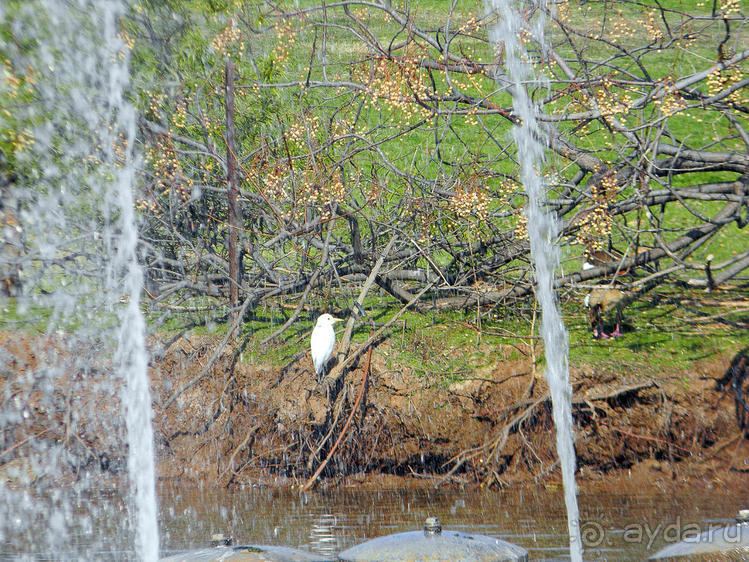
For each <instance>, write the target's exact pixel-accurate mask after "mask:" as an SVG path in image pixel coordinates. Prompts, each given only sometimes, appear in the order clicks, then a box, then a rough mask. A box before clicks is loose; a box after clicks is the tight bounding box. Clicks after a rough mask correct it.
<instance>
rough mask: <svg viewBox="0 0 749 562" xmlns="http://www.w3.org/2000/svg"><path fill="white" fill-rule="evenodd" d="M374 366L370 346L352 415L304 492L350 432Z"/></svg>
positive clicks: (304, 490) (304, 488) (308, 481)
mask: <svg viewBox="0 0 749 562" xmlns="http://www.w3.org/2000/svg"><path fill="white" fill-rule="evenodd" d="M371 366H372V346H371V345H370V346H369V350H368V352H367V366H366V368H365V369H364V378H363V379H362V383H361V388H360V389H359V394H358V395H357V397H356V401H355V402H354V407H353V408H351V413H350V414H349V416H348V419H347V420H346V423H344V424H343V429H341V433H340V435H338V439H336V442H335V443H334V444H333V446H332V447H331V448H330V452H329V453H328V456H327V457H325V460H324V461H322V462H321V463H320V466H318V467H317V470H316V471H315V473H314V474H313V475H312V476H311V477H310V479H309V480H307V483H306V484H305V485H304V487H303V488H302V492H306V491H307V490H309V489H310V488H311V487H312V485H313V484H314V483H315V481H316V480H317V478H318V477H319V476H320V473H321V472H322V471H323V469H324V468H325V467H326V466H327V464H328V462H329V461H330V459H331V458H332V457H333V454H334V453H335V452H336V451H337V450H338V446H339V445H340V444H341V441H342V440H343V438H344V437H345V436H346V432H347V431H348V428H349V425H350V424H351V420H352V419H354V414H355V413H356V411H357V410H358V409H359V404H361V400H362V397H363V396H364V389H365V388H367V381H368V380H369V370H370V368H371Z"/></svg>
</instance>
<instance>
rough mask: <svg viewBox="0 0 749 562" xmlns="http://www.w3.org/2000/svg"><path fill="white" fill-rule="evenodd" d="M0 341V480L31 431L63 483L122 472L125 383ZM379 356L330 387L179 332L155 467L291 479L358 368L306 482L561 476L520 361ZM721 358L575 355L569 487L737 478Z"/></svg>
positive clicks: (260, 480) (158, 363)
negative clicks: (51, 370)
mask: <svg viewBox="0 0 749 562" xmlns="http://www.w3.org/2000/svg"><path fill="white" fill-rule="evenodd" d="M0 349H3V350H5V351H9V352H10V357H11V359H10V360H6V361H5V363H4V364H3V366H4V367H5V369H4V370H5V372H6V373H7V376H4V377H3V378H2V380H0V390H3V389H4V390H5V391H6V392H4V393H0V396H5V397H6V398H5V400H6V402H7V403H6V404H4V405H2V406H3V407H2V410H3V411H5V412H11V413H13V412H15V410H14V409H13V408H14V407H15V406H14V404H18V412H19V415H18V416H17V418H13V417H12V415H9V416H8V420H11V421H12V420H13V419H15V420H17V424H16V425H15V426H14V425H13V424H12V423H9V424H6V428H5V431H4V433H3V435H0V437H2V442H1V443H0V478H3V479H5V480H12V479H13V478H14V476H13V475H15V477H19V476H18V475H19V474H20V475H22V476H23V478H27V479H31V480H33V479H35V478H38V477H39V475H38V474H32V472H33V471H32V469H31V468H30V463H29V461H28V459H29V458H30V457H29V455H30V454H31V453H30V451H31V448H30V446H29V444H30V443H31V442H32V439H36V440H37V441H38V440H46V442H48V444H49V445H50V446H53V445H54V446H55V447H58V448H61V449H63V451H64V454H65V458H66V460H67V462H68V464H69V466H70V467H71V474H70V477H72V478H75V477H77V476H79V475H80V474H82V473H85V474H87V473H89V472H90V471H92V470H94V469H95V470H103V471H104V472H109V473H114V474H116V473H118V472H119V471H121V470H122V469H124V468H125V467H126V462H125V456H126V455H125V453H126V445H125V444H124V443H125V439H124V427H123V426H124V424H123V423H122V422H121V421H119V422H118V421H117V418H118V417H121V416H119V411H120V402H119V399H118V395H119V391H120V390H121V388H122V387H121V385H119V386H118V385H117V384H115V385H114V386H112V385H111V384H109V383H106V384H105V382H106V381H107V380H108V378H109V377H108V375H107V370H108V369H107V366H106V359H105V360H103V361H102V364H101V365H90V364H89V363H87V362H86V363H84V365H85V366H84V367H81V365H79V364H78V363H77V362H76V361H74V359H75V355H76V353H81V354H83V351H82V350H75V352H71V350H70V349H66V348H65V347H64V346H63V345H62V343H61V342H59V341H57V342H56V341H51V340H47V341H45V342H41V341H39V340H36V339H32V338H26V339H23V338H22V339H20V340H19V339H18V338H15V339H14V340H12V339H10V338H9V337H8V336H7V335H3V334H0ZM391 351H393V352H394V350H391V349H390V348H389V345H388V343H387V341H386V342H384V343H381V344H380V345H379V346H378V347H376V348H375V349H374V352H373V353H372V355H371V361H370V362H368V361H367V359H366V357H363V358H362V359H361V360H360V362H359V365H357V366H356V367H355V368H354V369H353V370H351V371H349V372H348V373H347V375H346V377H345V379H344V383H343V384H342V385H340V387H336V386H335V385H334V386H333V387H332V388H331V387H329V386H328V385H327V384H318V383H317V382H316V380H315V377H314V374H313V371H312V369H311V360H310V359H309V357H307V356H303V357H300V358H298V359H297V360H296V361H294V362H292V364H291V366H289V367H288V368H287V369H285V370H284V369H281V368H269V367H259V366H255V365H250V364H249V363H247V362H243V361H239V360H238V359H239V357H240V355H239V353H234V352H233V351H232V350H231V349H230V346H225V347H223V348H222V347H221V346H219V342H218V340H217V339H215V338H207V337H189V338H184V339H182V340H180V341H179V342H177V343H175V344H174V345H173V346H172V347H171V348H170V350H169V352H168V353H166V354H164V355H163V356H162V357H160V358H155V359H153V361H152V365H151V373H150V374H151V378H152V387H153V396H154V430H155V440H156V448H157V454H158V463H157V467H158V471H159V476H160V477H162V478H174V479H191V480H199V481H202V482H205V483H208V484H212V485H222V486H223V485H232V484H240V483H246V484H252V485H281V486H284V485H288V486H300V485H303V484H304V483H305V482H306V481H308V479H309V478H310V476H311V475H312V474H313V473H314V471H315V469H316V468H318V467H319V466H320V463H321V462H322V461H323V460H324V459H325V458H326V456H327V455H328V454H329V452H330V450H331V447H332V446H333V442H335V441H336V440H337V439H338V437H339V436H340V435H341V433H342V429H343V427H344V423H345V420H346V419H347V418H348V417H349V415H350V413H351V411H352V410H353V406H354V404H355V402H356V398H357V394H358V393H359V390H360V389H361V385H362V380H363V377H364V374H365V371H367V366H369V375H368V384H367V387H366V393H365V394H364V395H363V399H362V400H361V403H360V404H359V406H358V407H357V408H356V411H355V415H354V416H353V418H352V421H351V423H350V425H349V426H348V428H347V430H346V432H345V433H344V434H343V439H342V442H341V444H340V446H339V447H338V448H337V449H336V450H335V451H334V454H333V455H332V457H331V459H330V462H329V463H328V464H327V465H326V466H325V469H324V470H323V471H322V473H321V475H320V478H319V480H317V484H318V485H322V486H329V485H340V484H344V485H345V484H356V485H362V484H365V485H372V486H375V487H391V486H408V485H433V484H442V483H444V484H449V483H458V484H471V483H480V484H481V485H491V486H500V487H501V486H510V485H516V484H521V483H526V482H542V483H544V484H545V485H552V486H553V485H556V484H557V483H558V482H559V480H560V474H559V470H558V466H557V464H556V452H555V443H554V430H553V423H552V418H551V403H550V400H549V397H548V389H547V385H546V382H545V380H544V379H543V377H541V376H539V374H538V373H534V372H533V370H532V368H531V365H532V363H531V362H530V361H515V362H512V361H504V362H498V363H497V364H496V365H494V366H491V367H487V368H485V369H484V370H482V371H480V372H476V373H474V376H473V377H472V378H468V379H466V380H463V381H462V382H457V383H453V384H449V385H446V384H445V383H444V382H443V380H442V379H441V378H440V377H436V376H435V377H434V378H431V379H430V378H428V377H427V378H424V377H417V376H415V375H414V374H412V373H409V372H396V371H393V370H389V369H388V368H387V367H386V364H385V361H384V357H385V356H386V355H387V354H388V353H389V352H391ZM44 356H47V357H46V358H45V359H46V360H47V361H49V359H50V356H52V357H54V358H56V359H57V360H58V362H59V363H60V365H61V368H62V369H63V372H64V374H63V375H61V376H57V377H56V378H55V379H51V380H54V385H53V386H50V387H49V388H46V389H45V388H44V386H43V385H41V386H40V385H39V381H38V380H37V379H35V378H34V377H27V376H26V373H28V372H30V371H33V370H34V369H35V368H36V367H37V366H38V364H39V362H40V360H41V359H42V358H44ZM66 359H71V361H70V362H69V363H65V360H66ZM731 360H732V355H729V354H726V355H722V356H719V357H713V358H710V359H707V360H704V361H701V362H699V363H696V364H695V365H693V367H692V368H690V369H688V370H685V371H673V372H662V371H661V370H660V369H659V370H658V371H656V369H655V368H654V369H653V370H652V371H647V370H644V369H642V368H640V370H639V372H635V371H632V370H630V369H629V368H628V370H627V373H626V374H624V373H623V372H621V371H619V372H614V371H612V370H607V369H600V368H592V367H589V366H582V367H580V366H573V367H572V368H571V373H570V375H571V382H572V385H573V388H574V399H573V415H574V418H575V422H576V435H577V441H576V451H577V460H578V467H579V474H578V479H579V481H580V483H581V486H583V487H584V486H597V485H601V484H605V483H607V482H613V481H617V482H620V485H622V486H625V487H626V485H627V482H629V485H633V486H637V485H641V484H638V483H646V484H650V485H660V484H663V485H666V484H667V483H669V482H679V483H680V482H684V481H692V482H694V481H701V482H704V483H706V484H707V485H711V484H713V483H720V482H724V483H725V482H728V481H732V482H733V481H740V480H742V479H743V480H744V481H745V480H746V477H747V475H749V438H747V437H749V436H745V435H744V434H743V433H742V431H741V430H740V429H739V427H738V424H737V418H736V412H735V406H734V395H733V392H732V391H731V389H730V382H729V384H728V389H727V390H720V389H719V388H718V387H717V385H716V381H718V380H719V379H721V378H722V377H724V375H725V373H726V371H727V369H728V367H729V365H730V363H731ZM742 384H743V385H744V386H747V385H749V376H748V377H746V378H745V379H744V381H743V383H742ZM20 412H23V415H20ZM31 464H33V463H31ZM27 465H29V466H27Z"/></svg>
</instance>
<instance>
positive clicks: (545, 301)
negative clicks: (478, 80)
mask: <svg viewBox="0 0 749 562" xmlns="http://www.w3.org/2000/svg"><path fill="white" fill-rule="evenodd" d="M485 1H486V4H487V7H488V8H489V10H490V11H492V12H495V13H496V14H498V16H499V22H498V24H497V25H496V26H495V27H494V28H493V29H492V30H491V31H490V39H491V41H492V42H493V43H494V44H495V45H497V46H499V45H504V53H505V57H506V58H505V68H506V73H507V74H506V75H501V74H499V73H498V75H497V80H498V83H499V84H501V85H507V86H508V88H509V91H510V93H511V94H512V99H513V108H514V109H515V113H516V114H517V116H518V117H519V119H520V124H519V125H518V126H516V127H514V128H513V131H512V135H513V139H514V141H515V144H516V146H517V154H518V155H519V160H520V165H521V176H522V182H523V186H524V188H525V191H526V194H527V195H528V206H527V208H526V214H527V219H528V237H529V238H530V244H531V259H532V262H533V267H534V270H535V274H536V298H537V299H538V302H539V303H540V305H541V311H542V320H541V333H542V335H543V339H544V346H545V355H546V365H547V367H546V379H547V381H548V383H549V388H550V390H551V400H552V405H553V410H554V412H553V416H554V425H555V426H556V432H557V433H556V439H557V452H558V454H559V461H560V464H561V467H562V480H563V483H564V489H565V504H566V507H567V524H568V528H569V537H570V555H571V557H572V560H582V542H581V540H580V524H579V522H580V516H579V510H578V505H577V485H576V483H575V450H574V436H573V430H572V427H573V426H572V404H571V403H572V387H571V385H570V382H569V368H568V359H567V352H568V345H567V332H566V330H565V327H564V322H563V321H562V318H561V314H560V311H559V307H558V306H557V302H556V298H555V296H554V287H553V283H554V271H555V270H556V269H557V267H558V265H559V247H558V246H557V245H556V244H555V240H556V238H557V235H558V233H559V227H558V224H557V222H556V219H555V218H554V216H553V215H552V214H550V213H548V212H547V211H546V210H545V209H544V201H545V199H546V186H545V182H544V180H543V178H542V177H541V175H540V169H541V166H542V165H543V162H544V150H545V145H544V143H543V142H542V139H543V138H544V137H545V136H544V134H543V132H542V131H541V129H540V128H539V122H538V119H537V112H538V111H540V109H539V108H537V107H536V105H535V104H534V102H533V100H532V99H531V97H530V96H529V94H528V89H529V88H532V87H533V86H537V85H542V84H543V80H541V79H540V78H539V77H537V76H536V75H535V72H534V70H533V67H532V65H531V63H530V58H529V54H528V52H527V51H526V50H525V48H524V46H523V42H522V40H521V37H522V36H523V34H528V36H529V37H532V38H533V40H534V41H535V42H536V43H537V44H538V45H541V46H542V48H543V45H544V44H545V43H544V23H545V14H546V9H547V6H546V2H545V0H537V1H535V2H525V3H523V4H524V5H525V7H526V9H527V10H526V13H532V11H531V7H534V8H535V10H534V11H535V12H536V14H535V15H536V17H535V20H534V23H533V24H532V25H531V23H530V22H529V21H528V20H527V19H526V18H525V17H524V16H523V14H521V12H520V11H519V6H516V4H515V2H513V1H511V0H485ZM519 3H520V2H518V4H519ZM530 5H532V6H530Z"/></svg>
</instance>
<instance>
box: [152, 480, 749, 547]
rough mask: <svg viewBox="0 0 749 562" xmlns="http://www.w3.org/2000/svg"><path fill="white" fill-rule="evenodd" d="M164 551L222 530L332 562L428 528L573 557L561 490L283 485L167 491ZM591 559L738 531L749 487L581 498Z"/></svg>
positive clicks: (163, 495)
mask: <svg viewBox="0 0 749 562" xmlns="http://www.w3.org/2000/svg"><path fill="white" fill-rule="evenodd" d="M160 506H161V522H160V525H161V529H162V535H163V539H162V554H164V555H166V554H173V553H176V552H177V551H180V550H187V549H197V548H202V547H204V546H206V545H207V544H208V540H209V539H210V536H211V535H212V534H214V533H219V532H221V533H224V534H228V535H231V536H233V537H235V539H236V541H237V543H238V544H241V543H259V544H278V545H285V546H291V547H294V548H302V549H306V550H310V551H313V552H317V553H319V554H323V555H326V556H331V557H333V556H334V555H335V554H336V553H337V552H340V551H342V550H344V549H346V548H349V547H351V546H353V545H355V544H358V543H360V542H363V541H364V540H368V539H371V538H375V537H377V536H381V535H387V534H391V533H399V532H404V531H413V530H416V529H420V528H422V526H423V524H424V520H425V519H426V518H427V517H428V516H437V517H439V519H440V520H441V521H442V525H443V528H445V529H452V530H458V531H464V532H472V533H480V534H483V535H488V536H491V537H497V538H501V539H503V540H506V541H509V542H512V543H515V544H517V545H519V546H522V547H523V548H525V549H527V550H528V551H529V553H530V556H531V558H532V559H536V560H538V559H564V558H568V557H569V555H568V544H569V542H568V541H569V539H568V534H567V519H566V511H565V507H564V497H563V493H562V491H561V490H546V489H522V490H509V491H503V492H494V491H487V490H464V491H461V490H446V489H440V490H431V489H427V490H423V489H407V490H380V491H370V490H359V489H348V488H337V489H335V490H328V491H322V492H313V493H310V494H299V493H296V492H292V491H286V490H275V489H258V488H245V489H232V490H215V489H206V488H202V489H201V488H198V487H189V486H188V487H186V486H179V485H175V484H163V485H162V486H161V487H160ZM580 506H581V531H582V534H583V543H584V545H585V559H586V560H596V559H601V560H603V559H605V560H632V559H643V558H646V557H647V556H648V555H650V554H653V553H654V552H656V551H657V550H658V549H660V548H661V547H662V546H665V545H666V544H669V543H672V542H677V541H678V540H680V539H681V538H682V536H681V535H682V534H683V533H687V532H689V531H690V527H689V526H690V525H691V526H692V527H691V529H692V530H693V528H694V525H695V524H696V525H698V526H700V527H702V528H707V527H708V525H709V524H711V523H712V524H713V525H714V524H715V523H716V522H721V523H724V524H727V525H730V524H732V523H733V522H734V517H735V515H736V513H737V511H738V509H740V508H745V507H747V506H749V490H737V491H736V492H735V493H731V494H727V493H719V492H714V491H713V492H710V491H702V492H695V491H694V490H690V489H683V490H680V491H679V492H678V493H673V492H670V493H665V492H662V493H661V492H659V493H652V492H651V493H642V494H634V495H633V494H612V493H600V492H599V493H594V494H592V493H581V494H580Z"/></svg>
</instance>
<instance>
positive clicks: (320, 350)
mask: <svg viewBox="0 0 749 562" xmlns="http://www.w3.org/2000/svg"><path fill="white" fill-rule="evenodd" d="M340 321H341V319H340V318H334V317H333V316H331V315H330V314H323V315H322V316H320V318H318V319H317V323H316V324H315V329H314V330H312V337H311V338H310V340H309V344H310V350H311V351H312V362H313V363H314V364H315V373H317V378H318V380H322V376H323V374H324V373H325V366H326V365H327V364H328V361H330V357H331V356H332V355H333V348H335V331H334V330H333V324H335V323H336V322H340Z"/></svg>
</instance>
